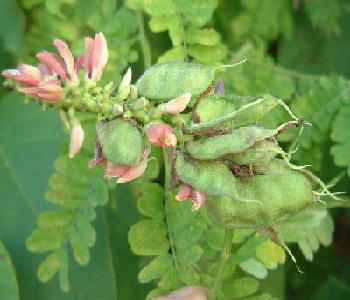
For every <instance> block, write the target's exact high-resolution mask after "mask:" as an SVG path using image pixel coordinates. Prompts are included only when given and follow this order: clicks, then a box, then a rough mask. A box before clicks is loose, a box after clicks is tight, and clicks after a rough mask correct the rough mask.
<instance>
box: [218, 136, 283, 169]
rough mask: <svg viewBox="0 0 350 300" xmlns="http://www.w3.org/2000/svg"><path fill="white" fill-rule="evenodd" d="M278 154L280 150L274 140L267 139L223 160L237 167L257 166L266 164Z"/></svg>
mask: <svg viewBox="0 0 350 300" xmlns="http://www.w3.org/2000/svg"><path fill="white" fill-rule="evenodd" d="M279 152H282V149H281V148H280V147H279V146H278V143H277V141H276V139H275V138H269V139H266V140H262V141H259V142H257V143H256V144H254V146H252V147H250V148H249V149H247V150H245V151H242V152H239V153H234V154H229V155H227V156H225V158H226V159H228V160H230V161H232V162H233V163H235V164H237V165H258V164H265V163H268V162H269V161H270V160H271V159H273V158H274V157H275V156H276V155H277V154H278V153H279Z"/></svg>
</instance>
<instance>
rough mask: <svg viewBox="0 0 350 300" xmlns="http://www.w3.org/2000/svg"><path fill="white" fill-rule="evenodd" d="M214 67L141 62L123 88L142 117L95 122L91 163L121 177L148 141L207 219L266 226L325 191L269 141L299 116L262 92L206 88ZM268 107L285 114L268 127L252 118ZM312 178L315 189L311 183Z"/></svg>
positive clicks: (142, 155)
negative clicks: (163, 152)
mask: <svg viewBox="0 0 350 300" xmlns="http://www.w3.org/2000/svg"><path fill="white" fill-rule="evenodd" d="M219 68H221V67H210V66H202V65H197V64H192V63H186V62H168V63H163V64H158V65H155V66H153V67H151V68H150V69H148V70H147V71H146V72H145V73H144V74H143V75H142V76H141V77H140V78H139V80H138V81H137V82H136V84H135V86H132V88H131V89H130V90H134V91H135V92H134V94H135V95H137V99H136V100H133V102H132V103H137V102H140V101H143V102H144V103H147V110H145V109H143V110H142V113H143V119H142V118H140V117H139V118H138V117H131V118H125V116H124V117H121V118H116V119H114V120H111V121H103V122H101V123H99V124H98V126H97V148H96V155H95V158H94V159H93V160H92V165H96V162H104V165H105V169H106V174H107V176H109V177H114V176H116V177H119V179H118V182H125V181H128V180H131V179H134V178H136V177H138V176H140V175H141V174H142V173H143V172H144V170H145V167H146V164H147V157H148V154H149V149H150V143H151V144H153V145H155V146H160V147H165V148H167V149H168V151H169V152H170V154H171V159H170V160H171V162H170V164H171V166H172V181H173V182H172V188H176V187H177V186H180V188H179V192H178V194H177V196H176V199H177V200H180V201H182V200H186V199H191V200H192V201H193V203H194V205H193V209H194V210H198V209H199V208H200V207H201V206H202V205H203V204H204V203H205V204H206V206H207V210H208V213H209V216H210V217H211V218H212V220H213V221H214V222H215V223H216V224H218V225H219V226H222V227H225V228H255V229H259V228H266V227H269V226H273V225H275V224H278V223H280V222H282V221H283V220H284V219H286V218H288V217H290V216H292V215H294V214H296V213H298V212H300V211H302V210H303V209H305V208H306V207H307V206H309V205H311V204H313V203H315V202H316V201H318V200H319V197H320V196H321V195H323V194H330V193H329V192H328V190H327V188H326V187H325V185H324V184H323V183H322V182H321V181H320V180H319V179H318V178H317V177H316V176H314V175H313V174H312V173H311V172H309V171H307V170H305V168H304V166H300V167H299V166H295V165H293V164H291V163H290V157H291V153H286V152H284V151H283V149H282V148H281V147H280V145H279V143H278V141H277V138H276V137H277V136H278V135H279V134H283V132H284V131H287V130H289V129H292V128H294V127H298V126H300V125H301V124H302V121H300V120H299V119H298V118H297V117H295V116H294V115H293V113H292V112H291V111H290V109H289V108H288V106H287V105H286V104H285V103H284V102H283V101H282V100H280V99H277V98H274V97H272V96H270V95H264V96H262V97H260V98H258V99H257V98H249V97H248V98H247V97H238V96H230V95H226V94H224V93H222V92H223V90H222V86H219V87H218V88H217V89H216V92H214V91H213V90H214V88H213V84H212V83H213V80H214V74H215V71H216V70H217V69H219ZM126 99H128V96H126ZM125 101H126V104H127V103H130V102H129V101H130V99H129V100H125ZM135 101H136V102H135ZM129 107H130V106H129ZM276 107H281V108H282V109H284V110H285V111H286V112H287V114H288V115H289V116H290V119H289V120H286V123H284V124H281V125H280V126H278V127H277V128H273V129H271V128H265V127H263V126H262V125H260V124H259V121H261V120H263V119H264V117H266V116H267V115H268V114H269V113H270V112H271V111H272V110H273V109H274V108H276ZM145 116H146V117H145ZM145 120H147V121H148V122H145ZM131 149H132V150H131ZM125 170H126V173H125ZM123 172H124V173H123ZM130 173H131V174H130ZM317 185H318V186H319V187H320V188H321V192H316V191H313V189H314V188H315V187H316V186H317Z"/></svg>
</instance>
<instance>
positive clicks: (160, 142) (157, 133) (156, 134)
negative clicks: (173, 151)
mask: <svg viewBox="0 0 350 300" xmlns="http://www.w3.org/2000/svg"><path fill="white" fill-rule="evenodd" d="M147 135H148V139H149V141H150V142H151V143H152V144H154V145H156V146H158V147H174V146H176V144H177V138H176V136H175V135H174V134H173V128H172V127H171V126H170V125H168V124H155V123H154V124H150V125H149V126H148V129H147Z"/></svg>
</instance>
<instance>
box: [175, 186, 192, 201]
mask: <svg viewBox="0 0 350 300" xmlns="http://www.w3.org/2000/svg"><path fill="white" fill-rule="evenodd" d="M192 189H193V188H192V187H191V186H190V185H188V184H185V185H184V186H182V187H181V189H180V190H179V192H178V194H177V195H176V196H175V199H176V200H178V201H184V200H187V199H190V198H191V194H192Z"/></svg>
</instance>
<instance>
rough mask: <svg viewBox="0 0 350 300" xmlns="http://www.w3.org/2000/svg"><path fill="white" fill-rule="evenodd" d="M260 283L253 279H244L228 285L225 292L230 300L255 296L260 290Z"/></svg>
mask: <svg viewBox="0 0 350 300" xmlns="http://www.w3.org/2000/svg"><path fill="white" fill-rule="evenodd" d="M259 285H260V283H259V281H257V280H256V279H254V278H251V277H242V278H239V279H236V280H235V281H233V282H232V283H227V284H226V285H225V286H224V287H223V290H224V292H225V294H226V295H227V296H228V297H229V298H230V299H236V298H241V297H245V296H249V295H251V294H254V293H255V292H256V291H257V290H258V288H259Z"/></svg>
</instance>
